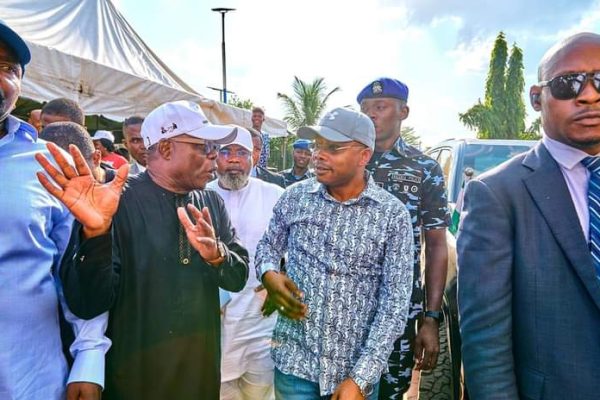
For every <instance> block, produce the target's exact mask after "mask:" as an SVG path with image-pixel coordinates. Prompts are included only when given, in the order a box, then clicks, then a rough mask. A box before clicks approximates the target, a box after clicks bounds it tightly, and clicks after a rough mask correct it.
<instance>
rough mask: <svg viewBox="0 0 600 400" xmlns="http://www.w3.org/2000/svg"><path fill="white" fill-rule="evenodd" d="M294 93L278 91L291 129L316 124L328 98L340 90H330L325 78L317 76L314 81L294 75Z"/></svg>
mask: <svg viewBox="0 0 600 400" xmlns="http://www.w3.org/2000/svg"><path fill="white" fill-rule="evenodd" d="M292 90H293V91H294V93H293V94H292V95H291V96H290V95H287V94H284V93H277V98H278V99H280V100H281V102H282V104H283V108H284V111H285V116H284V117H283V119H284V121H285V122H287V123H288V125H289V126H290V129H292V130H294V131H295V130H297V129H298V128H300V127H301V126H305V125H315V124H316V123H317V121H318V120H319V117H320V116H321V114H322V113H323V111H325V107H326V106H327V100H329V97H331V95H332V94H334V93H335V92H337V91H339V90H340V88H339V87H335V88H334V89H333V90H330V91H328V90H327V86H326V85H325V81H324V79H323V78H315V79H314V80H313V81H312V82H310V83H307V82H304V81H302V80H301V79H300V78H298V77H297V76H294V82H293V83H292Z"/></svg>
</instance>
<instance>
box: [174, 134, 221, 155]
mask: <svg viewBox="0 0 600 400" xmlns="http://www.w3.org/2000/svg"><path fill="white" fill-rule="evenodd" d="M168 140H170V141H171V142H175V143H188V144H193V145H194V147H195V148H196V149H198V151H199V152H200V153H201V154H203V155H205V156H208V155H209V154H211V153H216V152H218V151H219V149H220V148H221V145H220V144H217V143H215V142H211V141H208V140H202V141H201V140H194V139H185V138H181V139H173V138H170V139H168Z"/></svg>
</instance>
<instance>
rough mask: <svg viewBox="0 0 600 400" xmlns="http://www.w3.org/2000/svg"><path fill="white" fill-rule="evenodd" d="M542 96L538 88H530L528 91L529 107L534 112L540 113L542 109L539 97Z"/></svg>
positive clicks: (540, 89)
mask: <svg viewBox="0 0 600 400" xmlns="http://www.w3.org/2000/svg"><path fill="white" fill-rule="evenodd" d="M541 95H542V88H541V87H539V86H532V87H531V89H529V101H530V103H531V107H533V109H534V110H535V111H540V110H541V109H542V102H541V100H540V96H541Z"/></svg>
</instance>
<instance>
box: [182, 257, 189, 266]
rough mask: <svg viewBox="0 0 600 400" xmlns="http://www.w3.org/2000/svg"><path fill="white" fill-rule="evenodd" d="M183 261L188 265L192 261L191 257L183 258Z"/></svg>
mask: <svg viewBox="0 0 600 400" xmlns="http://www.w3.org/2000/svg"><path fill="white" fill-rule="evenodd" d="M181 262H182V263H183V265H188V264H189V263H190V259H189V258H184V259H183V260H181Z"/></svg>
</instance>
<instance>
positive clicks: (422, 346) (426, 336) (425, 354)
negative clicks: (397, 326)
mask: <svg viewBox="0 0 600 400" xmlns="http://www.w3.org/2000/svg"><path fill="white" fill-rule="evenodd" d="M439 329H440V326H439V322H438V321H436V320H434V319H432V318H423V319H422V320H421V321H420V323H419V330H418V332H417V337H416V339H415V368H414V369H415V370H419V369H423V370H426V371H427V370H431V369H433V368H434V367H435V366H436V365H437V358H438V354H439V352H440V340H439Z"/></svg>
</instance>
